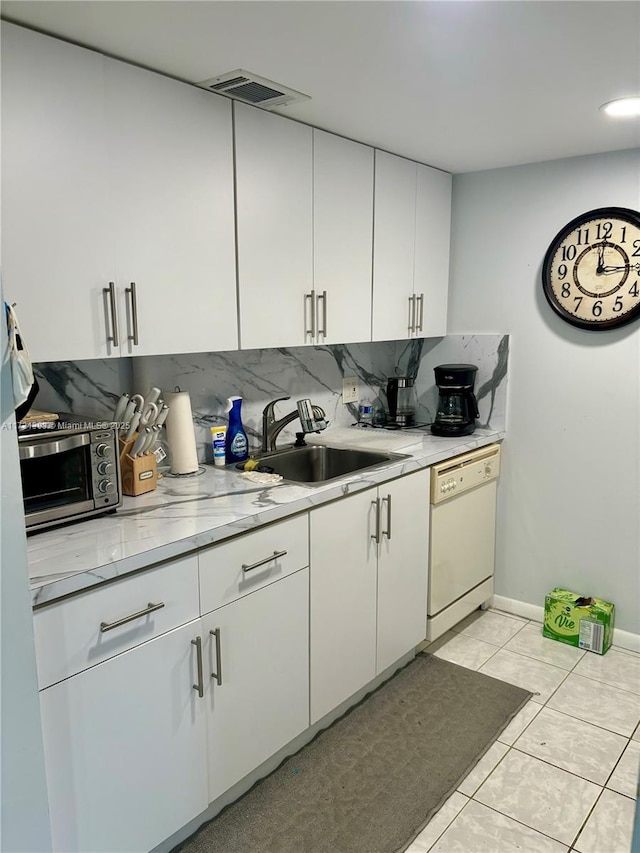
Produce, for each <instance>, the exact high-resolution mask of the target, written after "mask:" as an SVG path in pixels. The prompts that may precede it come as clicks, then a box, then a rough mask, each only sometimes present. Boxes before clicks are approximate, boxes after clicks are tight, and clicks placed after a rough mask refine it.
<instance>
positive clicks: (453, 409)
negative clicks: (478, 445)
mask: <svg viewBox="0 0 640 853" xmlns="http://www.w3.org/2000/svg"><path fill="white" fill-rule="evenodd" d="M433 372H434V373H435V376H436V385H437V386H438V392H439V395H440V396H439V399H438V412H437V414H436V419H435V421H434V422H433V423H432V424H431V432H432V433H433V434H434V435H444V436H456V435H471V433H472V432H474V431H475V428H476V420H475V419H476V418H477V417H478V416H479V414H480V413H479V412H478V401H477V400H476V398H475V394H474V393H473V386H474V384H475V381H476V373H477V372H478V368H477V367H476V366H475V365H474V364H441V365H439V366H438V367H434V368H433Z"/></svg>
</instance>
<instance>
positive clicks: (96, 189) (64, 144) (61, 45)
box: [2, 22, 117, 361]
mask: <svg viewBox="0 0 640 853" xmlns="http://www.w3.org/2000/svg"><path fill="white" fill-rule="evenodd" d="M103 99H104V64H103V58H102V56H100V54H98V53H93V52H92V51H89V50H84V49H83V48H79V47H76V46H75V45H70V44H66V43H65V42H61V41H57V40H56V39H52V38H48V37H47V36H43V35H40V34H39V33H35V32H32V31H30V30H25V29H23V28H21V27H16V26H14V25H12V24H7V23H6V22H3V23H2V279H3V281H2V284H3V290H4V295H5V299H6V300H7V301H8V302H16V303H17V309H16V310H17V312H18V317H19V318H20V323H21V326H22V331H23V333H24V337H25V342H26V343H27V345H28V347H29V349H30V352H31V357H32V359H33V360H34V361H45V360H61V359H67V358H104V357H105V356H107V355H110V354H112V353H113V347H111V346H110V345H109V343H108V341H107V337H108V335H109V334H110V333H111V332H110V329H109V325H108V324H109V315H108V314H107V313H106V309H107V308H108V305H107V301H106V300H105V294H104V293H103V288H105V287H108V283H109V281H114V282H115V275H116V273H115V256H114V250H113V232H112V231H111V229H110V227H109V226H110V216H109V211H108V209H107V204H106V200H107V187H108V184H109V175H108V173H107V150H106V134H105V122H104V111H103V110H104V101H103ZM116 354H117V353H116Z"/></svg>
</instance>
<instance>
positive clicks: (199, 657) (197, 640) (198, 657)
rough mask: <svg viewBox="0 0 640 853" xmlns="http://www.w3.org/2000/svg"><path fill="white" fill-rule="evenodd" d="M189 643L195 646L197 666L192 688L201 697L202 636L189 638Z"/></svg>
mask: <svg viewBox="0 0 640 853" xmlns="http://www.w3.org/2000/svg"><path fill="white" fill-rule="evenodd" d="M191 645H192V646H195V647H196V661H197V667H198V683H197V684H193V685H192V687H193V689H194V690H197V691H198V696H199V697H200V698H201V699H202V697H203V696H204V679H203V677H202V637H196V638H195V640H191Z"/></svg>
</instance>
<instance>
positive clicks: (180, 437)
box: [163, 391, 199, 474]
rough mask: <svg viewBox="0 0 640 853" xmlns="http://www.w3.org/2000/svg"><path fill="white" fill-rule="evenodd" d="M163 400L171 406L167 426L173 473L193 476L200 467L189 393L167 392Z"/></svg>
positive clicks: (164, 393)
mask: <svg viewBox="0 0 640 853" xmlns="http://www.w3.org/2000/svg"><path fill="white" fill-rule="evenodd" d="M163 398H164V401H165V403H166V404H167V405H168V406H169V414H168V415H167V420H166V421H165V426H166V428H167V443H168V445H169V450H170V451H171V469H170V470H171V473H172V474H193V473H194V472H195V471H197V470H198V467H199V466H198V454H197V451H196V434H195V430H194V428H193V415H192V413H191V398H190V397H189V392H188V391H176V392H171V391H165V392H163Z"/></svg>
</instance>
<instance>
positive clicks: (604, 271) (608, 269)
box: [596, 263, 640, 275]
mask: <svg viewBox="0 0 640 853" xmlns="http://www.w3.org/2000/svg"><path fill="white" fill-rule="evenodd" d="M622 270H636V272H640V263H638V264H628V265H627V264H623V265H622V266H621V267H601V268H600V272H601V273H602V274H603V275H611V273H614V272H622ZM596 272H597V270H596Z"/></svg>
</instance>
